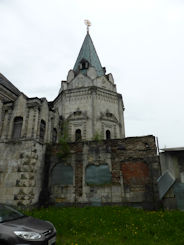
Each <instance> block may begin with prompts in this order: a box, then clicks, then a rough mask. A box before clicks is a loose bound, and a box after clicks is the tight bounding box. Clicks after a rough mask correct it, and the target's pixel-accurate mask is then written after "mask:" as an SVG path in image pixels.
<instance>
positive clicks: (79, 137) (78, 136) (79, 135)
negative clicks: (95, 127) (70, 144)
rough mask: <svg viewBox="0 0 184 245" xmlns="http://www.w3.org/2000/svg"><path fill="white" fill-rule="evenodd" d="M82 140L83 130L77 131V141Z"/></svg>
mask: <svg viewBox="0 0 184 245" xmlns="http://www.w3.org/2000/svg"><path fill="white" fill-rule="evenodd" d="M81 139H82V135H81V130H80V129H77V130H76V131H75V141H80V140H81Z"/></svg>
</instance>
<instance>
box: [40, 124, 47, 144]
mask: <svg viewBox="0 0 184 245" xmlns="http://www.w3.org/2000/svg"><path fill="white" fill-rule="evenodd" d="M45 128H46V123H45V121H44V120H41V122H40V140H41V141H44V136H45Z"/></svg>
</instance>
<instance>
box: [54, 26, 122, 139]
mask: <svg viewBox="0 0 184 245" xmlns="http://www.w3.org/2000/svg"><path fill="white" fill-rule="evenodd" d="M54 106H55V108H57V109H58V111H59V114H60V116H62V118H63V119H64V120H66V122H67V125H68V129H69V136H70V139H71V141H78V140H82V141H85V140H86V141H87V140H93V139H95V138H96V137H100V138H101V139H119V138H124V137H125V129H124V115H123V114H124V105H123V100H122V96H121V94H118V93H117V91H116V85H115V83H114V79H113V76H112V74H106V71H105V68H103V67H102V65H101V62H100V59H99V57H98V54H97V52H96V49H95V46H94V44H93V41H92V39H91V36H90V34H89V23H88V25H87V34H86V36H85V39H84V41H83V44H82V47H81V49H80V52H79V55H78V57H77V60H76V62H75V65H74V67H73V69H72V70H70V71H69V72H68V76H67V80H66V81H62V84H61V89H60V92H59V95H58V97H57V98H56V99H55V101H54Z"/></svg>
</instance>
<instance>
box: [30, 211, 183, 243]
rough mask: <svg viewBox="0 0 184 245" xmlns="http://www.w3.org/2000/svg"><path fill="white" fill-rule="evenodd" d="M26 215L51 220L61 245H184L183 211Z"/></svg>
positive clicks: (72, 212) (55, 212)
mask: <svg viewBox="0 0 184 245" xmlns="http://www.w3.org/2000/svg"><path fill="white" fill-rule="evenodd" d="M26 214H28V215H32V216H34V217H37V218H40V219H44V220H49V221H51V222H52V223H53V224H54V225H55V227H56V229H57V245H60V244H61V245H62V244H64V245H88V244H93V245H102V244H103V245H111V244H112V245H119V244H122V245H135V244H138V245H148V244H150V245H153V244H155V245H156V244H157V245H173V244H176V245H184V212H181V211H144V210H140V209H135V208H126V207H85V208H74V207H68V208H61V207H60V208H56V207H50V208H48V209H44V208H43V209H40V210H32V211H27V212H26Z"/></svg>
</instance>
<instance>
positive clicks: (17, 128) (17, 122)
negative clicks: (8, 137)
mask: <svg viewBox="0 0 184 245" xmlns="http://www.w3.org/2000/svg"><path fill="white" fill-rule="evenodd" d="M22 123H23V118H22V117H15V118H14V122H13V133H12V138H13V139H18V138H20V137H21V131H22Z"/></svg>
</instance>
